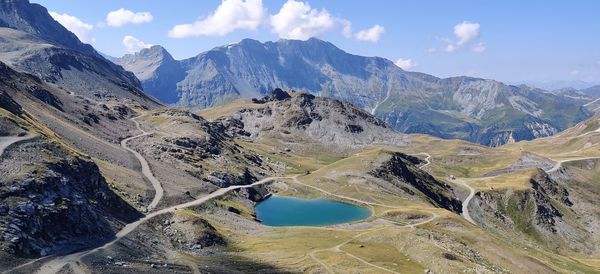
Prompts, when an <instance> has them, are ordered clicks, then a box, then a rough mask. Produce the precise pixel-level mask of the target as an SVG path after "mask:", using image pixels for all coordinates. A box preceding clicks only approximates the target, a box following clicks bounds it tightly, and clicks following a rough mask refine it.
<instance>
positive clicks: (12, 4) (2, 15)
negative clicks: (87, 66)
mask: <svg viewBox="0 0 600 274" xmlns="http://www.w3.org/2000/svg"><path fill="white" fill-rule="evenodd" d="M0 26H1V27H5V28H12V29H17V30H20V31H23V32H26V33H29V34H32V35H35V36H37V37H39V38H42V39H44V40H46V41H48V42H51V43H52V44H55V45H57V46H61V47H66V48H70V49H74V50H77V51H80V52H82V53H87V54H97V53H96V51H95V50H94V48H93V47H92V46H90V45H87V44H84V43H82V42H81V41H79V39H77V37H76V36H75V34H73V33H72V32H70V31H68V30H67V29H65V28H64V27H63V26H62V25H60V24H59V23H58V22H56V21H55V20H54V19H52V17H50V16H49V15H48V10H47V9H46V8H45V7H43V6H41V5H39V4H35V3H29V1H28V0H3V1H1V2H0Z"/></svg>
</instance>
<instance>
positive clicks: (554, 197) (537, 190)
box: [469, 169, 598, 254]
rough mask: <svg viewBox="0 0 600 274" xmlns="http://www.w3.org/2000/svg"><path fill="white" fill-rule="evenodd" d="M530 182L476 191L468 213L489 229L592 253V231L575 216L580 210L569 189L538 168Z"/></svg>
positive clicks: (594, 249) (549, 244)
mask: <svg viewBox="0 0 600 274" xmlns="http://www.w3.org/2000/svg"><path fill="white" fill-rule="evenodd" d="M529 183H530V188H528V189H521V190H518V189H506V190H493V191H486V192H478V193H477V194H476V195H475V197H474V198H473V201H472V203H471V206H470V208H469V209H470V212H471V215H472V216H473V218H474V219H475V220H477V222H478V223H479V224H480V225H482V226H484V227H486V228H488V229H490V230H492V231H496V232H499V231H509V232H508V233H509V234H504V236H505V237H506V235H514V237H515V239H524V238H528V239H529V240H533V241H536V242H539V243H541V244H544V245H548V246H551V247H554V248H565V247H566V249H567V250H571V251H577V252H583V253H588V254H592V253H595V252H596V251H597V249H598V248H597V246H596V244H595V242H594V241H592V240H591V239H592V237H593V234H592V233H593V232H591V231H588V230H587V228H586V225H585V224H584V223H582V221H581V219H580V217H577V216H578V215H580V214H581V212H578V211H577V210H576V209H575V208H573V202H572V201H571V197H570V193H569V191H568V189H567V188H566V187H564V186H563V185H562V184H561V183H560V182H558V181H556V180H554V179H552V178H551V177H550V176H548V174H546V173H545V172H544V171H543V170H541V169H540V170H538V172H537V174H536V175H534V176H532V177H531V179H530V181H529Z"/></svg>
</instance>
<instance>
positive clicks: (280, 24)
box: [271, 0, 337, 40]
mask: <svg viewBox="0 0 600 274" xmlns="http://www.w3.org/2000/svg"><path fill="white" fill-rule="evenodd" d="M336 21H337V19H336V18H334V17H333V16H331V14H330V13H329V12H328V11H327V10H325V9H322V10H320V11H319V10H317V9H313V8H311V6H310V5H309V4H308V3H305V2H299V1H294V0H288V1H287V2H286V3H285V4H283V6H282V7H281V9H280V10H279V12H278V13H277V14H274V15H272V16H271V27H272V31H273V32H274V33H276V34H277V35H278V36H279V37H280V38H286V39H300V40H306V39H308V38H310V37H314V36H318V35H320V34H322V33H324V32H326V31H328V30H330V29H332V28H333V27H334V26H335V24H336Z"/></svg>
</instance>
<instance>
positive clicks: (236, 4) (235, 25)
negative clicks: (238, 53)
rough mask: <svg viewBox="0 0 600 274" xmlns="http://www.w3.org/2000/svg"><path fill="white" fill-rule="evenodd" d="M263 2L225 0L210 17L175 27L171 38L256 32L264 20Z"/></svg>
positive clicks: (170, 33)
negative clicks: (239, 30)
mask: <svg viewBox="0 0 600 274" xmlns="http://www.w3.org/2000/svg"><path fill="white" fill-rule="evenodd" d="M264 15H265V9H264V8H263V4H262V1H261V0H223V2H221V5H219V6H218V7H217V9H216V10H215V11H214V12H213V13H212V14H211V15H209V16H208V17H206V18H204V19H202V20H198V21H196V22H194V23H191V24H181V25H176V26H174V27H173V28H172V29H171V30H170V31H169V37H173V38H186V37H193V36H224V35H226V34H228V33H231V32H233V31H235V30H238V29H246V30H255V29H256V28H257V27H258V26H259V25H260V24H261V23H262V22H263V19H264Z"/></svg>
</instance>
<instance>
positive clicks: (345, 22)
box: [339, 19, 353, 38]
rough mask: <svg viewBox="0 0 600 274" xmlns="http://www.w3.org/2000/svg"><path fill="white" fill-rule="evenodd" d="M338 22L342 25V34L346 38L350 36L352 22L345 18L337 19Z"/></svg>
mask: <svg viewBox="0 0 600 274" xmlns="http://www.w3.org/2000/svg"><path fill="white" fill-rule="evenodd" d="M339 22H340V23H341V24H342V26H344V27H343V28H342V35H343V36H344V37H346V38H352V36H353V35H352V22H350V21H349V20H346V19H339Z"/></svg>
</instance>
